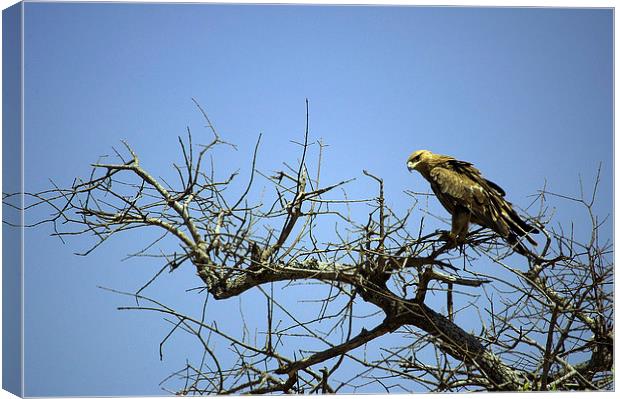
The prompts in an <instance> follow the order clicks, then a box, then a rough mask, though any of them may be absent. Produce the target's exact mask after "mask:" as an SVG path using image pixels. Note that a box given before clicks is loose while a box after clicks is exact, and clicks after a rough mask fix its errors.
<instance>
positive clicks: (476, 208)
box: [430, 161, 510, 236]
mask: <svg viewBox="0 0 620 399" xmlns="http://www.w3.org/2000/svg"><path fill="white" fill-rule="evenodd" d="M459 162H460V161H459ZM460 163H462V164H459V165H446V167H435V168H433V169H432V170H431V172H430V176H431V179H433V181H432V182H431V185H435V187H436V188H437V189H436V190H435V194H436V195H437V197H438V198H439V200H440V202H442V203H444V204H445V203H452V204H454V205H453V206H461V207H464V208H467V209H468V210H469V211H470V212H471V214H472V221H473V222H474V223H477V224H480V225H481V226H484V227H488V228H490V229H492V230H494V231H496V232H498V233H499V234H500V235H502V236H507V235H508V234H509V232H510V227H509V226H508V224H507V223H506V221H505V220H504V219H505V217H504V216H505V210H504V209H503V208H504V207H503V206H502V205H503V204H504V203H505V200H504V199H503V198H502V195H503V191H504V190H501V188H499V186H498V188H499V189H498V188H495V187H493V186H491V185H489V184H488V183H487V181H486V180H485V179H484V178H483V177H482V176H481V175H480V172H479V171H478V170H477V169H476V168H474V167H473V166H471V164H468V163H466V162H460Z"/></svg>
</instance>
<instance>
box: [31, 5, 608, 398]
mask: <svg viewBox="0 0 620 399" xmlns="http://www.w3.org/2000/svg"><path fill="white" fill-rule="evenodd" d="M612 18H613V16H612V12H611V11H610V10H604V9H579V10H574V9H543V8H538V9H531V8H520V9H510V8H494V9H487V8H426V7H336V6H331V7H323V6H234V5H181V4H175V5H163V4H160V5H146V4H60V3H57V4H53V3H52V4H45V3H26V6H25V144H26V152H25V162H26V168H25V179H26V189H27V191H39V190H43V189H46V188H49V181H48V179H50V178H51V179H53V180H54V181H55V182H56V183H58V184H60V185H65V186H66V185H70V184H71V182H72V181H73V178H74V177H75V176H76V175H79V176H86V175H87V173H88V172H89V167H88V165H89V164H90V163H92V162H94V161H96V160H97V157H98V156H100V155H102V154H109V153H111V149H110V148H111V146H118V144H119V141H120V140H121V139H125V140H127V141H128V142H129V143H131V144H132V146H133V147H134V149H135V150H136V151H137V152H138V153H139V155H140V157H141V160H142V165H144V166H145V167H148V168H149V169H150V170H152V171H153V174H155V175H162V176H167V175H170V173H171V172H172V170H171V166H170V165H171V163H172V162H173V161H177V160H178V159H179V157H180V154H179V152H178V151H177V147H176V143H177V141H176V140H177V136H178V135H183V134H184V131H185V127H186V126H190V127H191V128H192V129H193V130H194V132H195V133H194V135H195V136H194V137H195V140H197V139H198V138H199V137H200V134H204V135H205V136H204V137H208V136H207V132H206V131H204V130H201V127H202V125H203V123H202V121H201V117H200V115H199V113H198V112H197V111H196V109H195V107H194V106H193V104H192V102H191V98H192V97H194V98H196V99H197V100H198V101H199V102H200V103H201V104H202V105H203V106H204V107H205V108H206V109H207V111H208V113H209V115H210V117H211V118H212V119H213V120H214V122H215V124H216V126H217V127H218V129H219V131H220V133H221V134H222V135H223V136H224V137H225V138H226V139H227V140H229V141H231V142H234V143H236V144H238V146H239V150H238V151H237V152H234V153H231V152H228V153H225V154H224V153H223V154H222V155H223V158H222V159H221V161H222V163H221V165H222V170H229V171H232V170H235V169H237V168H242V174H241V178H243V177H244V176H247V171H248V168H249V162H250V158H249V157H250V154H251V151H252V149H253V147H254V143H255V141H256V138H257V136H258V134H259V133H262V134H263V138H264V140H263V142H262V149H261V153H260V154H259V157H258V167H259V168H260V169H262V170H265V171H267V172H269V171H273V170H276V169H278V168H279V167H280V165H281V162H283V161H286V162H290V163H294V162H295V160H296V159H297V157H298V152H297V150H298V149H297V147H296V146H295V145H294V144H292V143H291V142H290V140H300V139H301V138H302V134H303V128H304V119H305V115H304V112H305V108H304V107H305V99H306V98H308V99H309V102H310V128H311V135H312V137H313V138H315V139H316V138H323V140H324V141H325V142H326V143H327V144H329V147H328V149H327V150H328V151H327V153H326V155H325V159H324V164H323V170H324V174H323V179H324V180H323V181H324V182H326V183H327V182H332V183H335V182H337V181H340V180H343V179H345V178H350V177H358V180H357V181H356V182H355V183H354V184H353V185H352V186H351V187H350V188H349V192H350V194H351V195H352V196H358V197H364V196H367V195H368V192H369V190H370V189H374V186H371V185H369V184H368V183H367V181H366V180H364V179H363V178H362V177H360V176H361V172H362V170H363V169H367V170H369V171H370V172H372V173H374V174H376V175H379V176H382V177H383V178H384V179H385V184H386V195H387V198H388V202H389V203H390V205H392V206H393V207H394V208H395V209H398V210H404V209H406V208H407V207H408V206H409V204H410V202H411V199H410V197H408V196H406V195H404V194H403V190H405V189H412V190H416V191H427V190H428V184H427V183H426V182H425V181H424V180H423V179H422V178H421V176H418V175H417V174H409V173H408V171H407V169H406V167H405V160H406V158H407V156H408V155H409V153H410V152H412V151H413V150H416V149H421V148H426V149H430V150H432V151H434V152H438V153H444V154H449V155H453V156H455V157H457V158H460V159H464V160H468V161H471V162H474V163H475V164H476V165H477V166H478V167H479V169H481V170H482V171H483V173H484V174H485V176H486V177H488V178H489V179H491V180H494V181H496V182H497V183H499V184H500V185H501V186H502V187H503V188H504V189H505V190H506V192H507V193H508V198H509V199H510V200H511V201H512V202H513V203H515V204H516V205H518V206H521V207H525V206H527V205H528V204H529V202H530V201H531V198H529V196H530V195H532V194H535V193H536V192H537V190H538V189H540V188H541V187H542V185H543V184H544V182H545V181H546V182H547V187H548V189H550V190H552V191H555V192H558V193H562V194H567V195H576V194H578V187H579V186H578V176H579V175H580V174H581V176H583V178H584V182H585V183H586V187H588V186H589V185H590V184H589V183H590V182H591V181H592V179H593V177H594V175H595V174H596V169H597V167H598V165H599V163H602V170H603V171H602V182H601V187H600V191H599V201H598V203H597V207H596V209H597V211H598V212H599V213H600V214H601V215H603V216H605V215H607V214H609V213H610V212H611V210H612V170H613V158H612V154H613V153H612V151H613V149H612V144H613V133H612V123H613V121H612V116H613V114H612V93H613V87H612V72H613V71H612V65H613V63H612V24H613V19H612ZM244 173H245V174H244ZM261 184H263V183H261ZM435 202H436V201H433V200H431V201H430V207H431V210H432V211H435V212H436V213H438V214H442V212H444V211H442V209H441V208H440V207H439V205H438V204H436V203H435ZM39 212H40V211H36V212H33V213H32V214H31V215H30V216H29V217H31V218H33V219H36V218H37V217H41V215H42V213H39ZM444 214H445V212H444ZM417 218H419V216H417ZM556 220H557V221H558V222H563V223H567V222H568V221H570V220H576V221H577V223H578V224H579V223H582V224H583V223H584V222H585V219H584V218H583V215H581V214H577V213H576V210H575V208H574V207H572V206H569V205H566V204H565V203H558V205H557V213H556ZM433 228H436V226H433V225H430V226H429V229H433ZM604 232H605V233H606V234H607V236H609V237H610V236H611V226H608V227H607V228H605V230H604ZM50 233H51V230H50V229H49V228H39V229H33V230H28V231H27V232H26V240H27V242H26V254H27V255H26V264H25V287H26V297H25V312H26V320H25V340H26V352H25V379H26V394H27V395H29V396H44V395H54V396H60V395H80V396H85V395H119V394H132V395H137V394H141V395H145V394H156V393H160V391H159V388H158V386H157V383H158V382H159V381H160V380H161V379H163V378H164V377H165V376H166V375H167V373H168V372H170V371H172V370H174V369H176V368H181V367H182V366H183V364H184V361H185V358H186V357H187V356H190V353H191V348H192V347H193V346H192V344H193V342H191V341H189V340H188V339H185V338H183V337H182V336H179V337H178V338H176V340H175V341H174V342H173V343H171V346H170V348H171V349H170V350H169V352H170V353H167V354H166V358H165V360H166V361H165V362H160V361H159V357H158V345H159V341H160V340H161V339H162V338H163V337H164V336H165V335H166V333H167V331H168V328H169V327H167V325H165V323H163V322H162V321H161V319H159V318H158V317H156V316H155V315H149V314H142V313H131V312H119V311H117V310H116V306H119V305H124V304H127V301H126V300H125V299H124V298H120V297H118V296H115V295H112V294H109V293H107V292H104V291H102V290H99V289H97V288H96V287H97V286H98V285H101V286H108V287H113V288H117V289H121V290H128V291H134V290H136V289H137V288H139V287H140V286H141V285H142V284H143V283H144V282H145V281H146V280H148V278H149V277H150V276H151V275H152V274H153V273H154V272H155V271H156V270H157V269H158V268H159V267H160V265H159V264H153V263H152V262H150V263H149V262H148V261H147V260H140V261H138V260H132V261H125V262H121V259H122V258H123V257H124V256H125V255H126V254H127V253H129V252H131V251H134V250H136V249H138V248H139V244H136V243H137V242H141V241H139V240H138V238H140V237H135V236H133V238H132V237H131V236H128V237H129V238H130V239H127V237H125V238H121V237H119V238H118V239H116V240H112V241H111V242H109V243H108V245H105V246H104V247H102V248H100V249H99V250H98V251H96V252H95V253H93V254H92V255H91V256H89V257H77V256H74V255H73V252H75V251H79V250H80V249H83V248H85V247H86V246H87V242H86V241H84V240H82V239H74V240H70V241H69V243H68V244H66V245H62V244H61V243H60V242H59V241H58V240H57V239H55V238H53V237H49V234H50ZM195 285H197V281H196V279H195V277H194V276H193V272H192V271H191V270H190V269H189V268H186V269H185V270H179V271H178V272H176V273H173V274H171V275H169V276H166V277H164V279H163V280H162V281H161V282H160V283H159V284H158V285H157V286H156V287H154V288H153V290H152V291H151V292H152V293H153V294H154V295H155V294H156V296H157V297H158V298H164V299H171V300H172V299H174V298H178V296H177V294H178V293H182V292H183V290H184V289H186V288H188V287H193V286H195ZM184 295H185V296H184V298H185V299H184V300H183V301H180V302H179V303H178V306H179V307H181V308H184V309H186V310H188V311H195V310H197V309H200V307H201V305H202V302H201V300H202V299H201V297H199V296H197V295H194V296H191V295H187V294H184ZM250 298H252V297H251V296H250ZM250 301H251V299H250ZM248 303H250V304H251V302H246V304H245V306H248V307H249V308H250V309H252V306H251V305H248ZM209 306H212V309H213V312H215V313H213V314H214V315H216V316H217V315H218V314H220V315H222V317H224V316H223V315H230V314H235V312H237V309H238V306H239V303H238V301H236V300H231V301H227V302H225V303H215V302H211V303H210V305H209ZM262 306H263V304H262V303H261V307H260V309H262ZM300 306H302V305H300ZM217 312H220V313H217ZM300 312H301V313H303V310H301V307H300ZM250 313H251V312H250ZM230 322H231V325H234V322H233V321H230ZM223 323H225V321H223Z"/></svg>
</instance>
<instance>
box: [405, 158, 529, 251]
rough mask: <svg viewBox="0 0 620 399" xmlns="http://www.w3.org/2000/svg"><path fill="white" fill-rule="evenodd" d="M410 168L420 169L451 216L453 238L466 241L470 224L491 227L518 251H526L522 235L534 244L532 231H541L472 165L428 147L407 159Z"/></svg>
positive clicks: (462, 241) (456, 241) (411, 169)
mask: <svg viewBox="0 0 620 399" xmlns="http://www.w3.org/2000/svg"><path fill="white" fill-rule="evenodd" d="M407 168H408V169H409V171H410V172H411V171H413V170H416V171H418V172H419V173H420V174H421V175H422V176H423V177H424V178H425V179H426V180H427V181H428V182H429V183H430V184H431V189H432V190H433V192H434V193H435V196H436V197H437V199H438V200H439V202H441V205H443V207H444V208H446V210H447V211H448V212H450V214H451V215H452V230H451V231H450V233H449V239H450V241H452V242H454V243H460V244H462V243H464V242H465V239H466V236H467V231H468V229H469V224H470V223H475V224H477V225H480V226H482V227H486V228H489V229H491V230H493V231H494V232H496V233H497V234H499V235H500V236H501V237H503V238H504V239H505V240H506V241H507V242H508V243H509V244H510V245H512V246H513V248H515V250H517V251H518V252H521V253H526V252H527V251H526V249H525V248H524V247H523V245H521V238H525V239H527V240H528V241H529V242H530V243H531V244H532V245H536V241H534V239H532V238H531V237H530V236H529V234H530V233H534V234H536V233H539V231H538V229H536V228H535V227H534V226H532V225H530V224H527V223H526V222H525V221H524V220H523V219H521V217H520V216H519V215H518V214H517V212H515V210H514V209H513V208H512V204H511V203H510V202H508V201H506V200H505V199H504V197H505V196H506V192H505V191H504V190H503V189H502V188H501V187H500V186H498V185H497V184H495V183H493V182H492V181H490V180H487V179H485V178H484V177H482V174H481V173H480V171H479V170H478V169H476V168H475V167H474V166H473V164H471V163H469V162H465V161H459V160H457V159H455V158H453V157H450V156H447V155H440V154H434V153H432V152H430V151H428V150H419V151H415V152H414V153H412V154H411V155H409V158H407Z"/></svg>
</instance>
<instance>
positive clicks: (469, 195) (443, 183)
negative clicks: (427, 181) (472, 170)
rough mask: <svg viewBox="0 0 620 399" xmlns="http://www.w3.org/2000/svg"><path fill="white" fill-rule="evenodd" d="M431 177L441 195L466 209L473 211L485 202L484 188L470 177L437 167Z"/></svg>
mask: <svg viewBox="0 0 620 399" xmlns="http://www.w3.org/2000/svg"><path fill="white" fill-rule="evenodd" d="M430 176H431V178H432V179H433V181H432V183H434V184H435V185H436V186H437V188H438V189H439V191H440V193H436V194H439V195H441V194H443V195H448V196H450V197H452V199H453V200H454V201H456V202H458V203H459V205H461V206H464V207H465V208H468V209H470V210H471V209H472V207H475V206H476V205H480V204H483V203H484V202H485V193H484V188H483V187H482V186H481V185H480V184H478V183H476V182H475V181H474V180H472V179H471V178H469V176H467V175H465V174H463V173H459V172H457V171H455V170H453V169H451V168H442V167H435V168H433V169H432V170H431V172H430Z"/></svg>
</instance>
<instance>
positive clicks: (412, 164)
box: [407, 161, 418, 172]
mask: <svg viewBox="0 0 620 399" xmlns="http://www.w3.org/2000/svg"><path fill="white" fill-rule="evenodd" d="M416 166H418V162H413V161H409V162H407V169H409V172H413V171H414V170H415V167H416Z"/></svg>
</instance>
